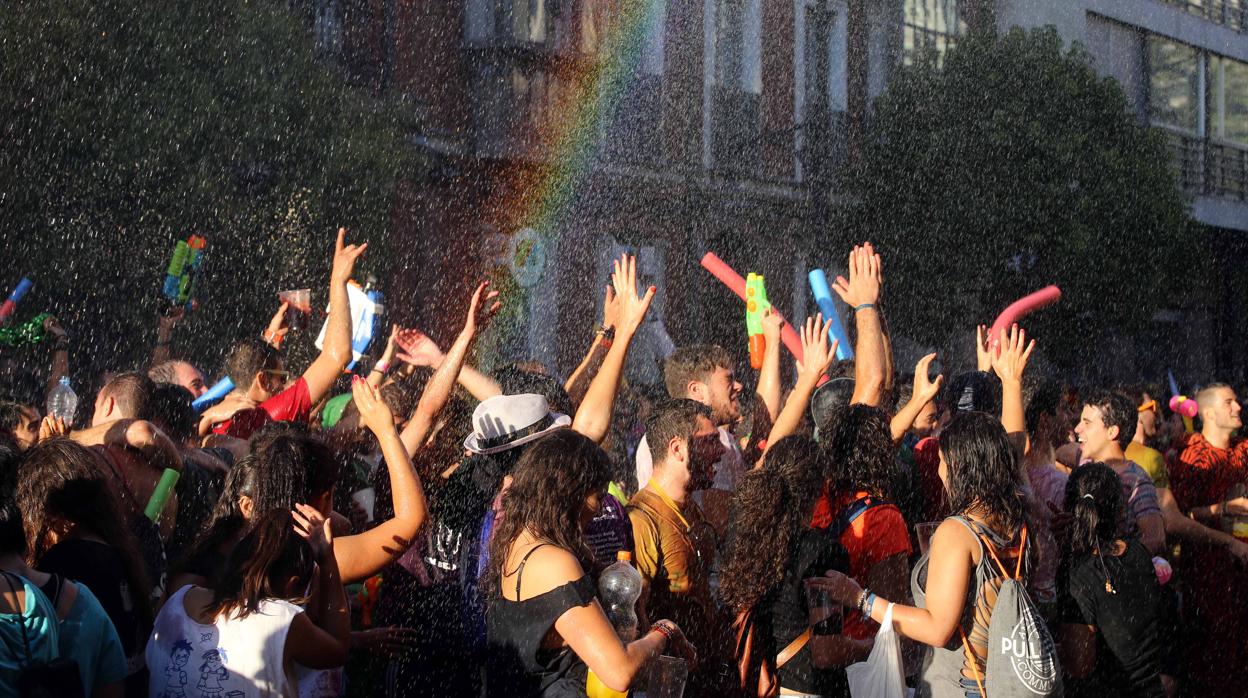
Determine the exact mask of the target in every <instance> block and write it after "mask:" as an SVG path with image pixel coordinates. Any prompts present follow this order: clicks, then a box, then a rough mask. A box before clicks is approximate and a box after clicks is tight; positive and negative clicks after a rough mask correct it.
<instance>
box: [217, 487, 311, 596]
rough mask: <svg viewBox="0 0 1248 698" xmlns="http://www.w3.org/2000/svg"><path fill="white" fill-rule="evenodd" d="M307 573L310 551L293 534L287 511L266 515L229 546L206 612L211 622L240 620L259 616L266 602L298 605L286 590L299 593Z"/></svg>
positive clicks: (277, 510)
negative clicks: (226, 559) (292, 585)
mask: <svg viewBox="0 0 1248 698" xmlns="http://www.w3.org/2000/svg"><path fill="white" fill-rule="evenodd" d="M312 569H313V555H312V548H311V546H309V545H308V542H307V541H306V540H304V539H303V538H302V537H300V536H299V534H297V533H295V531H294V519H293V517H292V516H291V515H290V511H289V510H287V509H270V510H268V511H266V512H264V513H263V514H261V515H260V516H259V518H257V519H256V522H255V524H254V525H252V527H251V530H249V531H248V532H247V535H245V536H243V539H242V540H240V541H239V542H238V545H236V546H234V550H233V552H231V553H230V559H229V562H228V563H226V565H225V568H224V569H223V570H222V571H221V573H220V574H219V575H217V578H216V579H215V580H213V583H212V602H211V603H209V604H208V608H207V611H208V612H209V613H211V614H212V616H213V617H214V618H215V617H217V616H221V615H226V616H229V617H234V618H240V619H241V618H246V617H247V616H249V615H251V614H253V613H259V612H260V604H261V603H262V602H264V601H266V600H268V599H283V600H287V601H293V602H295V603H300V602H302V601H303V597H301V596H296V597H290V596H288V593H287V589H290V588H291V582H292V581H293V582H295V585H296V586H297V587H298V588H300V589H302V588H304V587H305V586H306V582H307V581H308V580H310V579H311V577H312Z"/></svg>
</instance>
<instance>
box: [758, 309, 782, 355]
mask: <svg viewBox="0 0 1248 698" xmlns="http://www.w3.org/2000/svg"><path fill="white" fill-rule="evenodd" d="M782 327H784V318H782V317H780V313H777V312H776V310H775V308H768V309H767V311H766V312H764V313H763V339H764V340H766V342H767V348H768V349H771V348H772V347H775V348H777V349H779V348H780V329H781V328H782Z"/></svg>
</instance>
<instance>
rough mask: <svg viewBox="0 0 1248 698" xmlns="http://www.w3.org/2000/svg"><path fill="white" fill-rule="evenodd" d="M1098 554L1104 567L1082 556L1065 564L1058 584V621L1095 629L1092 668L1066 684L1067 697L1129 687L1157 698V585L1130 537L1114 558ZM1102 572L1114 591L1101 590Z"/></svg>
mask: <svg viewBox="0 0 1248 698" xmlns="http://www.w3.org/2000/svg"><path fill="white" fill-rule="evenodd" d="M1102 551H1103V552H1105V553H1107V554H1106V555H1104V562H1105V565H1104V568H1102V566H1101V561H1100V560H1098V559H1097V557H1096V556H1095V555H1085V556H1083V557H1081V558H1079V559H1076V560H1072V561H1070V563H1069V564H1068V566H1067V567H1066V568H1065V569H1063V570H1062V575H1061V577H1060V578H1059V580H1058V588H1059V598H1058V603H1059V613H1060V617H1061V620H1062V622H1063V623H1071V624H1076V625H1091V626H1094V627H1095V628H1096V667H1095V668H1094V669H1093V670H1092V674H1091V675H1089V676H1088V677H1086V678H1084V679H1080V680H1070V681H1068V682H1067V684H1066V690H1067V695H1069V696H1095V697H1096V698H1103V697H1104V696H1108V695H1118V693H1119V692H1120V691H1125V690H1127V687H1130V689H1131V690H1130V693H1131V694H1132V696H1133V697H1134V698H1153V697H1154V696H1156V697H1157V698H1160V697H1161V696H1163V695H1164V691H1163V690H1162V686H1161V678H1160V674H1161V644H1160V640H1159V639H1158V633H1157V630H1158V619H1159V617H1160V612H1161V586H1160V585H1159V584H1158V583H1157V574H1156V572H1154V571H1153V560H1152V557H1151V556H1149V554H1148V551H1147V550H1145V549H1144V546H1143V545H1142V544H1141V543H1140V542H1139V541H1138V540H1136V539H1134V538H1133V539H1130V540H1129V541H1128V542H1127V547H1126V550H1125V551H1124V552H1123V554H1122V555H1120V556H1117V557H1115V556H1113V555H1110V554H1108V552H1109V551H1107V550H1104V549H1102ZM1106 572H1108V573H1109V580H1110V583H1111V584H1112V585H1113V588H1114V591H1115V592H1116V593H1110V592H1109V591H1107V590H1106V588H1105V576H1106Z"/></svg>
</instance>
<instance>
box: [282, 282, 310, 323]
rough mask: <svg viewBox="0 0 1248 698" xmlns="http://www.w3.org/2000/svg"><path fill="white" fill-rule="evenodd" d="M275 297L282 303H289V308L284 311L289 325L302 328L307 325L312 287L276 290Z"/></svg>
mask: <svg viewBox="0 0 1248 698" xmlns="http://www.w3.org/2000/svg"><path fill="white" fill-rule="evenodd" d="M277 299H278V300H279V301H281V302H282V303H290V309H289V310H288V311H287V312H286V317H287V318H288V319H289V322H290V326H291V327H293V328H298V329H303V328H305V327H307V325H308V318H309V317H311V316H312V289H309V288H300V289H295V290H291V291H278V293H277Z"/></svg>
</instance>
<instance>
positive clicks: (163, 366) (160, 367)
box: [147, 359, 186, 385]
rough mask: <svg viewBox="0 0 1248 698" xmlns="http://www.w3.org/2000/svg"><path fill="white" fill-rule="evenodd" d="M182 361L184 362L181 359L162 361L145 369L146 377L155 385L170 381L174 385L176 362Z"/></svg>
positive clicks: (176, 380)
mask: <svg viewBox="0 0 1248 698" xmlns="http://www.w3.org/2000/svg"><path fill="white" fill-rule="evenodd" d="M182 363H186V362H185V361H182V360H181V359H170V360H168V361H162V362H160V363H158V364H156V365H155V366H153V367H151V368H149V369H147V377H148V378H151V379H152V381H153V382H155V383H156V384H157V385H159V384H161V383H171V384H174V385H176V384H177V382H178V364H182Z"/></svg>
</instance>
